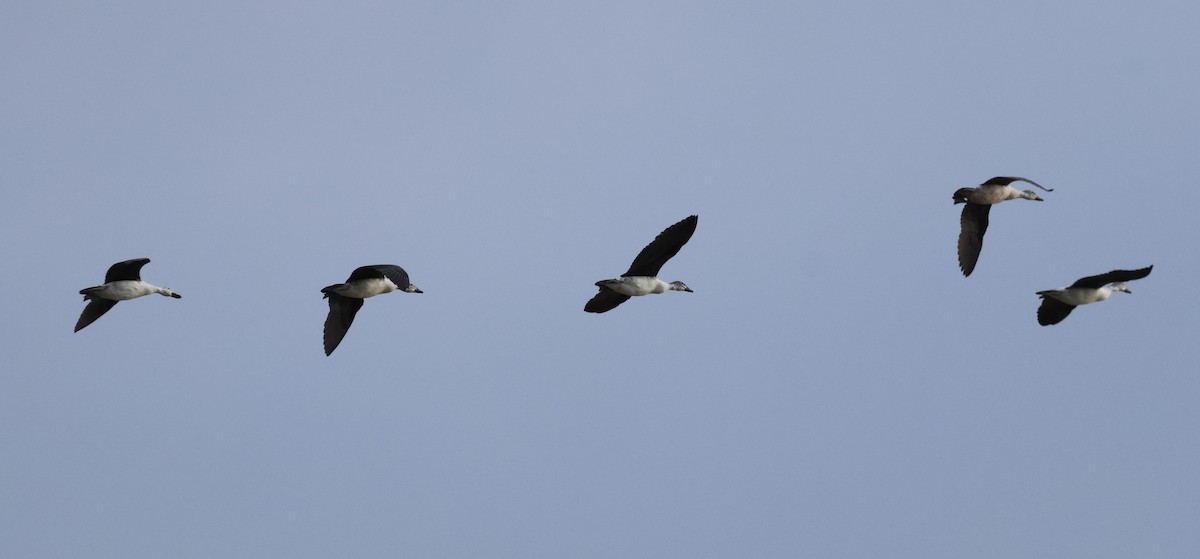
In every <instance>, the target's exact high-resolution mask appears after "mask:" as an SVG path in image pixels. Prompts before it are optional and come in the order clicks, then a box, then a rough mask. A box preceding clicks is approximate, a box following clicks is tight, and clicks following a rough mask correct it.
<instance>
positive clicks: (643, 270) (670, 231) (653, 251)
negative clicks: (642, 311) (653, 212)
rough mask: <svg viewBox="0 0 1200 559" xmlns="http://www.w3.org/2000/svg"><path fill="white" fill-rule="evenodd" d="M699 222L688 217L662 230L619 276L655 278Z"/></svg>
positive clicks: (697, 219)
mask: <svg viewBox="0 0 1200 559" xmlns="http://www.w3.org/2000/svg"><path fill="white" fill-rule="evenodd" d="M699 221H700V218H699V217H698V216H694V215H693V216H688V217H686V218H684V219H683V220H682V221H680V222H679V223H676V224H675V225H672V226H670V227H668V228H666V229H664V230H663V232H662V233H659V234H658V236H657V237H655V238H654V240H653V241H650V244H648V245H646V248H643V249H642V252H640V253H638V255H637V258H634V259H633V264H630V265H629V271H628V272H625V273H624V274H621V275H622V276H657V275H658V271H659V270H661V269H662V267H663V264H666V263H667V261H668V260H670V259H671V257H673V256H675V255H676V254H679V249H681V248H683V245H685V244H687V242H688V240H689V239H691V238H692V233H695V232H696V223H697V222H699ZM593 300H595V299H593ZM619 304H621V303H620V302H618V303H617V305H619ZM613 306H614V307H615V306H616V305H613ZM609 308H612V307H609ZM605 310H608V309H605ZM601 312H603V311H601Z"/></svg>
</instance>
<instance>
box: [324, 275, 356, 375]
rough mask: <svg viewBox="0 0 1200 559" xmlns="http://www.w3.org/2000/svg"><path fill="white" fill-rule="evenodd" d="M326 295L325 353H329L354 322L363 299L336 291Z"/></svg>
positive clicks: (340, 341) (335, 347)
mask: <svg viewBox="0 0 1200 559" xmlns="http://www.w3.org/2000/svg"><path fill="white" fill-rule="evenodd" d="M360 269H361V268H360ZM356 272H357V271H356ZM326 296H327V297H329V316H327V317H325V355H329V354H332V353H333V350H335V349H337V346H338V344H340V343H342V338H344V337H346V331H347V330H350V324H351V323H353V322H354V315H356V314H358V309H361V308H362V306H363V300H362V299H355V298H353V297H343V296H341V295H338V294H337V293H327V294H326Z"/></svg>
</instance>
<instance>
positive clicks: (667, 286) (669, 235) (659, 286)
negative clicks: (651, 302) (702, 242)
mask: <svg viewBox="0 0 1200 559" xmlns="http://www.w3.org/2000/svg"><path fill="white" fill-rule="evenodd" d="M699 219H700V218H699V217H697V216H694V215H693V216H688V217H686V218H684V219H683V220H682V221H680V222H679V223H676V224H675V225H672V226H670V227H668V228H666V229H665V230H664V231H663V232H662V233H659V234H658V236H657V237H655V238H654V240H653V241H651V242H650V244H648V245H646V248H643V249H642V252H640V253H638V255H637V258H634V259H633V264H630V265H629V271H627V272H625V273H624V274H621V277H619V278H616V279H606V280H600V281H598V282H596V286H597V287H599V288H600V292H599V293H597V294H596V296H595V297H592V300H590V301H588V302H587V304H586V305H584V307H583V310H585V311H587V312H593V313H602V312H608V311H611V310H613V309H615V308H617V305H620V304H621V303H624V302H625V301H628V300H629V298H630V297H637V296H641V295H650V294H651V293H665V292H667V291H686V292H688V293H692V289H691V288H690V287H688V286H687V285H686V284H684V283H683V282H681V281H673V282H671V283H667V282H665V281H663V280H660V279H658V271H659V270H660V269H662V267H663V264H666V263H667V261H668V260H670V259H671V257H673V256H675V255H676V254H678V253H679V249H681V248H683V245H684V244H686V243H687V242H688V239H691V238H692V233H695V232H696V223H697V222H698V221H699Z"/></svg>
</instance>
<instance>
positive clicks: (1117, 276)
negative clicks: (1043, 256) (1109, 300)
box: [1071, 266, 1154, 289]
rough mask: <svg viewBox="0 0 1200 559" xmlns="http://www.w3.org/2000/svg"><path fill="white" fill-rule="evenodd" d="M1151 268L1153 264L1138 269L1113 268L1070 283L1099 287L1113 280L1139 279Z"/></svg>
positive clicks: (1093, 287)
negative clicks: (1105, 272) (1107, 271)
mask: <svg viewBox="0 0 1200 559" xmlns="http://www.w3.org/2000/svg"><path fill="white" fill-rule="evenodd" d="M1153 268H1154V266H1146V267H1145V268H1142V269H1140V270H1113V271H1111V272H1109V273H1107V274H1100V275H1097V276H1088V277H1086V278H1081V279H1080V280H1079V281H1077V282H1075V283H1072V284H1071V287H1090V288H1092V289H1099V288H1101V287H1104V286H1106V285H1108V284H1110V283H1113V282H1118V281H1133V280H1139V279H1142V278H1144V277H1146V276H1148V275H1150V270H1151V269H1153Z"/></svg>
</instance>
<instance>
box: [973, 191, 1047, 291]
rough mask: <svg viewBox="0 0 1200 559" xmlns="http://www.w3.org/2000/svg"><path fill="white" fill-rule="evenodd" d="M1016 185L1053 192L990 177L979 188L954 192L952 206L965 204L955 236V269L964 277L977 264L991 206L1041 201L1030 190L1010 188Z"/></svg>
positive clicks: (1039, 197)
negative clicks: (956, 261) (1009, 201)
mask: <svg viewBox="0 0 1200 559" xmlns="http://www.w3.org/2000/svg"><path fill="white" fill-rule="evenodd" d="M1016 181H1021V182H1027V183H1029V184H1032V185H1034V186H1036V187H1038V188H1040V189H1042V190H1045V191H1046V192H1053V191H1054V189H1053V188H1046V187H1044V186H1042V185H1040V184H1038V183H1036V182H1033V181H1031V180H1029V179H1023V178H1021V177H993V178H990V179H988V180H987V181H986V182H984V183H983V184H981V185H979V186H976V187H967V188H960V189H958V190H956V191H954V203H955V204H966V205H965V206H963V211H962V217H961V218H959V222H960V223H961V225H962V231H961V232H960V233H959V234H958V267H959V268H961V269H962V273H963V275H964V276H969V275H971V272H972V271H974V270H975V263H976V262H977V261H979V251H980V250H982V249H983V234H984V233H985V232H986V231H987V227H988V212H989V211H991V209H992V205H993V204H999V203H1000V202H1003V201H1005V200H1016V199H1018V198H1024V199H1026V200H1037V201H1038V202H1041V201H1042V197H1041V196H1038V195H1037V193H1036V192H1034V191H1032V190H1024V191H1022V190H1017V189H1015V188H1013V187H1012V183H1014V182H1016Z"/></svg>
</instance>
